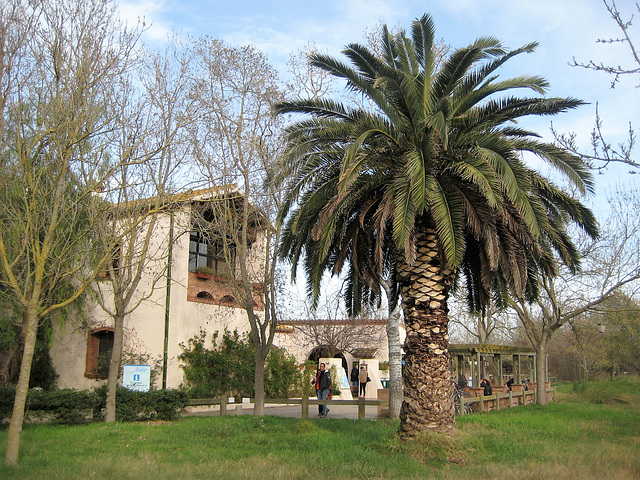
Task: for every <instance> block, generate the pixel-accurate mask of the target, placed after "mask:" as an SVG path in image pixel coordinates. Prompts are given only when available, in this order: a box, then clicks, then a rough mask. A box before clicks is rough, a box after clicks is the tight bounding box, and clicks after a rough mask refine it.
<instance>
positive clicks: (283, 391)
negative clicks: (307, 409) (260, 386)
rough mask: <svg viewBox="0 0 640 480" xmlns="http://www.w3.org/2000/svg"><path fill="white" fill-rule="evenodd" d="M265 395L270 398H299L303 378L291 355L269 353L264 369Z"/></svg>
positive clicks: (273, 351)
mask: <svg viewBox="0 0 640 480" xmlns="http://www.w3.org/2000/svg"><path fill="white" fill-rule="evenodd" d="M264 377H265V378H264V390H265V395H266V396H267V397H270V398H289V397H291V396H294V397H299V396H301V392H300V390H301V389H300V386H301V385H302V383H303V381H304V376H303V375H302V372H301V370H300V368H299V367H298V365H296V359H295V357H294V356H293V355H291V354H289V353H287V352H286V351H285V350H281V349H276V350H271V352H269V356H267V363H266V365H265V369H264Z"/></svg>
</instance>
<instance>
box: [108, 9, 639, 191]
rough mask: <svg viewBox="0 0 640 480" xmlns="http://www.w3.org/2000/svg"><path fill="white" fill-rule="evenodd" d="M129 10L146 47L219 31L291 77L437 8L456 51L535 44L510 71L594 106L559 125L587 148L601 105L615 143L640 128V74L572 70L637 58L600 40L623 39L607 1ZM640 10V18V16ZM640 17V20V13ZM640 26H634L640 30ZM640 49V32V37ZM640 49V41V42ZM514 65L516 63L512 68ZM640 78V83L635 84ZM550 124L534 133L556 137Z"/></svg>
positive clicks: (620, 172)
mask: <svg viewBox="0 0 640 480" xmlns="http://www.w3.org/2000/svg"><path fill="white" fill-rule="evenodd" d="M119 3H120V12H121V15H122V17H123V18H124V19H126V20H128V21H129V22H133V21H136V19H137V18H144V19H145V21H146V22H147V24H149V23H150V24H151V28H150V29H149V30H148V31H147V33H146V34H145V42H147V43H151V44H157V45H158V46H160V45H162V43H164V41H165V40H166V38H167V35H168V34H170V33H171V32H178V33H181V34H189V35H193V36H200V35H210V36H212V37H215V38H219V39H222V40H224V41H226V42H227V43H229V44H231V45H236V46H239V45H246V44H251V45H254V46H256V47H257V48H258V49H260V50H261V51H263V52H265V53H266V54H267V55H268V57H269V60H270V61H271V63H272V64H273V65H274V66H275V67H276V68H278V69H279V70H280V71H282V72H283V75H285V65H286V62H287V60H288V58H289V55H290V54H295V53H296V52H298V51H300V50H301V49H302V48H303V47H304V46H305V45H307V44H313V45H315V47H317V48H318V49H319V50H320V51H323V52H325V53H329V54H332V55H339V54H340V50H341V49H342V48H343V47H344V45H346V44H347V43H352V42H363V32H364V31H365V29H367V28H368V29H373V28H375V27H376V26H377V25H378V24H379V23H380V22H382V23H386V24H388V25H389V26H402V27H404V28H408V27H409V25H410V22H411V21H412V20H413V19H415V18H417V17H419V16H421V15H422V14H423V13H425V12H427V13H429V14H431V15H432V17H433V18H434V20H435V24H436V28H437V36H438V38H443V39H444V40H445V41H446V42H447V43H449V44H451V45H452V47H454V48H455V47H460V46H464V45H467V44H468V43H470V42H471V41H473V40H474V39H476V38H477V37H479V36H486V35H490V36H494V37H497V38H499V39H500V40H501V41H502V42H503V44H504V45H505V46H506V47H509V48H517V47H519V46H522V45H524V44H526V43H528V42H531V41H537V42H539V43H540V46H539V47H538V49H537V50H536V52H535V53H533V54H530V55H526V56H520V57H518V58H517V59H515V60H512V61H510V62H509V63H508V68H507V69H505V71H504V73H503V74H504V75H514V74H540V75H543V76H545V77H546V78H547V79H548V80H549V82H550V84H551V88H550V90H549V95H550V96H573V97H577V98H580V99H582V100H584V101H586V102H589V103H590V105H587V106H584V107H582V108H580V109H579V110H578V111H575V112H571V113H569V114H564V115H562V116H560V117H557V118H555V119H553V122H554V126H555V127H556V129H557V130H559V131H561V132H571V131H573V132H575V133H576V134H577V135H578V141H579V143H580V144H581V145H583V146H584V147H585V148H587V147H588V145H589V138H590V133H591V130H592V128H593V120H594V112H595V104H596V102H598V104H599V109H600V113H601V115H602V118H603V120H604V130H605V133H606V134H607V135H608V136H609V138H610V139H611V141H612V142H613V143H616V142H619V141H623V140H624V138H625V134H626V132H627V130H628V125H629V122H632V123H633V124H634V125H635V126H636V127H637V126H638V125H640V114H639V108H638V105H640V102H639V101H638V99H639V98H640V90H639V89H638V88H636V85H637V83H638V78H637V77H636V78H635V79H632V78H627V79H623V81H622V82H621V83H620V84H619V85H618V86H617V87H616V89H615V90H611V89H610V88H609V86H610V80H611V79H610V78H609V77H608V76H607V75H606V74H603V73H598V72H591V71H587V70H584V69H581V68H574V67H570V66H569V62H570V61H571V60H572V58H574V57H575V58H576V59H577V60H578V61H584V62H586V61H588V60H589V59H594V60H597V61H604V62H605V63H608V64H614V65H619V64H620V65H623V66H624V65H629V66H631V62H630V54H629V52H628V50H626V49H625V48H623V47H622V46H620V45H615V46H611V45H604V44H598V43H596V40H597V39H598V38H611V37H619V33H620V32H619V31H618V29H617V26H616V25H615V24H614V22H613V20H611V19H610V17H609V16H608V12H607V11H606V9H605V7H604V5H603V4H602V2H601V0H535V1H534V0H448V1H447V0H430V1H424V0H423V1H415V0H366V1H365V0H341V1H336V0H323V1H319V0H297V1H295V0H281V1H275V0H265V1H250V0H232V1H229V0H164V1H162V0H120V2H119ZM634 3H635V2H634V0H617V5H618V8H619V9H620V11H621V12H622V13H623V16H626V17H630V16H631V14H632V13H633V9H634V8H635V7H634ZM636 13H637V12H636ZM637 16H638V17H640V14H639V15H637ZM637 23H638V26H634V27H632V28H633V29H634V31H638V32H639V33H640V18H637ZM636 38H637V39H638V43H639V44H640V35H636ZM639 46H640V45H639ZM509 64H510V65H509ZM634 80H635V81H634ZM549 125H550V123H549V121H547V120H545V121H544V123H543V124H537V125H536V126H535V127H534V128H535V130H536V131H538V132H539V133H541V134H543V135H544V136H545V137H546V138H547V139H550V132H549ZM627 170H628V169H627V168H614V169H612V170H611V171H609V172H608V173H607V174H606V175H601V176H598V177H597V178H596V181H597V193H598V196H600V195H601V194H602V193H603V192H604V191H605V190H606V189H607V188H609V187H610V186H611V185H614V184H616V183H618V182H623V183H625V184H630V185H635V186H636V188H637V185H638V184H640V181H639V180H638V176H630V175H628V174H627Z"/></svg>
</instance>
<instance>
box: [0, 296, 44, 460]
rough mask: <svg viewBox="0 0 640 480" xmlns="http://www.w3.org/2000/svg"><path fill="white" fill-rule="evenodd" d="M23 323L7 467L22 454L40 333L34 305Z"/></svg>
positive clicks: (26, 313)
mask: <svg viewBox="0 0 640 480" xmlns="http://www.w3.org/2000/svg"><path fill="white" fill-rule="evenodd" d="M23 322H24V325H25V329H26V335H25V339H24V348H23V351H22V361H21V362H20V376H19V377H18V385H17V386H16V397H15V400H14V403H13V412H12V414H11V423H10V424H9V433H8V436H7V452H6V455H5V462H6V464H7V465H17V464H18V454H19V452H20V436H21V434H22V423H23V422H24V409H25V405H26V402H27V394H28V393H29V378H30V376H31V364H32V362H33V353H34V351H35V346H36V336H37V332H38V314H37V309H36V307H35V306H33V305H28V306H27V307H26V309H25V312H24V315H23Z"/></svg>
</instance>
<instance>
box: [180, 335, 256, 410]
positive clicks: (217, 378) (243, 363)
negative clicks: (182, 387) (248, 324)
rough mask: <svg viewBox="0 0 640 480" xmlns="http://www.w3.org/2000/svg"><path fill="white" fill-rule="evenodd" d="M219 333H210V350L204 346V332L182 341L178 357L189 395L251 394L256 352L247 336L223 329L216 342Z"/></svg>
mask: <svg viewBox="0 0 640 480" xmlns="http://www.w3.org/2000/svg"><path fill="white" fill-rule="evenodd" d="M218 337H219V332H217V331H216V332H215V333H214V334H213V346H212V348H211V350H209V349H207V348H206V347H205V343H206V332H204V331H200V334H199V335H197V336H195V337H193V338H191V339H189V341H188V342H187V345H185V344H183V343H181V344H180V347H182V349H183V353H182V354H181V355H180V356H179V357H178V358H179V359H180V360H182V361H184V362H185V365H182V368H183V369H184V376H185V381H186V390H187V393H188V394H189V396H190V397H192V398H198V397H217V396H226V395H229V396H243V397H252V396H253V394H254V388H253V377H254V371H255V361H256V360H255V353H254V349H253V345H252V344H251V342H250V341H249V338H248V336H247V335H246V334H245V335H240V334H239V333H238V331H237V330H236V331H234V332H229V331H228V330H225V331H224V332H223V334H222V340H221V342H220V344H218Z"/></svg>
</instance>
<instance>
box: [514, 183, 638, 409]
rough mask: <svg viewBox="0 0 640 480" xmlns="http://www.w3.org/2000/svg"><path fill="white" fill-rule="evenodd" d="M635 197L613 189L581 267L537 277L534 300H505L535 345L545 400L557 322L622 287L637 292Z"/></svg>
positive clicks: (573, 317)
mask: <svg viewBox="0 0 640 480" xmlns="http://www.w3.org/2000/svg"><path fill="white" fill-rule="evenodd" d="M639 209H640V199H639V198H638V195H637V193H631V194H628V193H627V194H625V193H623V192H619V193H618V195H617V197H615V198H614V199H613V200H612V205H611V214H610V217H609V218H608V219H607V221H606V222H604V223H603V231H602V234H601V237H600V238H599V239H597V240H595V241H593V242H589V243H585V244H584V245H583V247H582V248H583V252H584V254H583V264H584V268H583V270H582V271H581V272H580V273H578V274H572V273H570V272H567V271H561V272H560V275H559V276H558V277H557V278H555V279H549V278H540V279H539V283H540V287H541V292H540V293H541V294H540V297H539V299H538V300H537V301H536V302H535V303H533V304H529V303H527V302H526V301H525V300H523V299H520V300H518V299H510V300H509V305H510V306H511V307H512V308H513V309H514V310H515V311H516V313H517V315H518V318H519V319H520V321H521V322H522V325H523V327H524V330H525V332H526V335H527V337H528V339H529V341H530V342H531V344H532V345H533V347H534V348H535V350H536V354H537V357H536V376H537V380H538V398H539V400H540V401H541V402H542V403H546V394H545V382H546V381H547V372H546V356H547V349H548V346H549V342H550V340H551V338H552V336H553V335H554V334H555V333H556V332H557V331H558V329H560V328H561V327H562V326H563V325H565V324H567V323H570V322H575V321H577V320H578V319H580V318H584V315H585V314H587V313H588V312H591V311H594V310H596V309H598V308H599V307H601V305H602V304H603V303H604V302H606V301H608V300H609V299H611V298H612V297H613V296H615V295H617V294H620V293H622V292H624V293H625V295H627V296H629V297H633V296H634V295H637V294H638V292H640V265H639V264H638V262H637V259H638V257H639V256H640V218H638V214H637V212H638V211H639Z"/></svg>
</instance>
